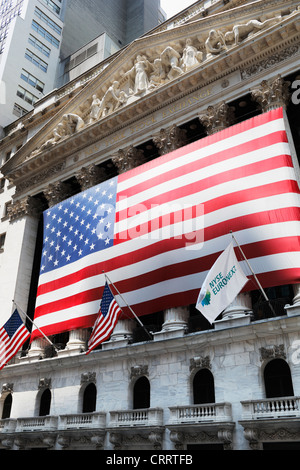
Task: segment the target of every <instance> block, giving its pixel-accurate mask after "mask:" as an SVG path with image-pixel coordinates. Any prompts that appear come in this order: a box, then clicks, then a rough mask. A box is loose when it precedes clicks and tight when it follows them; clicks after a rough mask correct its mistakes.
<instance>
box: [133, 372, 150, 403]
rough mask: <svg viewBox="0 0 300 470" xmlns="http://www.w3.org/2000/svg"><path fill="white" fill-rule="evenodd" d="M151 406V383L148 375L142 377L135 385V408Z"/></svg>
mask: <svg viewBox="0 0 300 470" xmlns="http://www.w3.org/2000/svg"><path fill="white" fill-rule="evenodd" d="M139 408H150V383H149V380H148V379H147V377H140V378H139V379H138V380H137V381H136V382H135V384H134V387H133V409H134V410H136V409H139Z"/></svg>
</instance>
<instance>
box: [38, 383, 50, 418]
mask: <svg viewBox="0 0 300 470" xmlns="http://www.w3.org/2000/svg"><path fill="white" fill-rule="evenodd" d="M50 406H51V392H50V390H49V388H46V390H44V391H43V393H42V395H41V399H40V409H39V416H48V415H49V414H50Z"/></svg>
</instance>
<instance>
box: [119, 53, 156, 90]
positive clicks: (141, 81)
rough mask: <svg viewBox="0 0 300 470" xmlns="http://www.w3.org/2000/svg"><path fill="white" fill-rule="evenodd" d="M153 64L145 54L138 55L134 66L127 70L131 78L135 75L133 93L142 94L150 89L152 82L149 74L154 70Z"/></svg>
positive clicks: (127, 74)
mask: <svg viewBox="0 0 300 470" xmlns="http://www.w3.org/2000/svg"><path fill="white" fill-rule="evenodd" d="M152 70H153V69H152V66H151V64H150V62H149V61H148V59H147V58H146V57H145V56H142V55H138V56H137V57H136V60H135V64H134V66H133V67H132V68H131V69H130V70H128V72H126V74H125V75H126V76H128V77H129V78H132V77H134V85H133V87H131V88H133V94H134V95H140V94H141V93H144V92H146V91H147V90H148V88H149V85H150V82H149V79H148V74H149V73H150V72H151V71H152Z"/></svg>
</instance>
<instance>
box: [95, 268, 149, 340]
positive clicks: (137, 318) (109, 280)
mask: <svg viewBox="0 0 300 470" xmlns="http://www.w3.org/2000/svg"><path fill="white" fill-rule="evenodd" d="M102 272H103V274H104V276H105V277H106V279H107V280H108V282H109V283H110V284H111V285H112V286H113V287H114V289H115V290H116V291H117V293H118V295H119V296H120V297H121V299H122V300H123V302H124V303H125V304H126V305H127V307H128V308H129V310H130V311H131V313H132V314H133V315H134V317H135V319H136V320H137V321H138V322H139V324H140V325H141V327H142V328H143V329H144V330H145V332H146V333H147V335H148V336H149V338H150V339H151V340H152V336H151V335H150V333H149V331H148V330H147V329H146V328H145V326H144V325H143V323H142V322H141V320H140V319H139V317H138V316H137V315H136V314H135V313H134V311H133V310H132V308H131V307H130V305H128V303H127V302H126V300H125V299H124V297H123V295H122V294H121V293H120V292H119V290H118V289H117V288H116V286H115V285H114V283H113V282H112V281H111V279H110V278H109V277H108V275H107V274H106V273H105V272H104V271H102Z"/></svg>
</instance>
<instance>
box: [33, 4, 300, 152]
mask: <svg viewBox="0 0 300 470" xmlns="http://www.w3.org/2000/svg"><path fill="white" fill-rule="evenodd" d="M299 11H300V10H299V7H297V8H296V9H295V10H294V11H292V12H290V11H289V10H286V11H282V12H280V11H279V12H277V13H275V14H274V16H273V17H271V18H263V17H258V18H253V19H251V20H248V21H246V22H245V23H243V22H241V23H239V24H236V25H234V26H232V25H231V26H230V27H227V28H226V27H224V28H222V30H218V29H211V30H210V31H209V33H208V36H207V38H206V39H204V38H203V37H202V36H201V37H200V38H198V39H196V38H191V37H190V38H187V39H186V41H185V45H184V46H179V45H177V46H176V48H175V46H174V47H173V46H171V45H167V46H166V47H165V48H164V49H163V51H162V52H161V53H160V54H158V53H157V52H156V51H155V52H153V51H151V50H149V51H147V52H144V53H143V52H142V53H140V54H138V55H137V56H136V57H135V59H134V64H133V66H132V67H131V68H129V70H127V71H125V73H122V76H121V77H119V79H118V80H116V79H114V80H113V81H112V83H111V84H110V86H109V87H108V89H107V91H106V92H105V93H104V94H102V95H101V94H100V91H99V92H98V93H94V94H93V96H91V98H90V99H89V100H88V101H87V102H86V104H85V105H84V106H82V108H81V111H80V112H79V111H78V112H77V114H76V113H69V114H65V115H64V116H63V117H62V120H61V122H60V123H59V124H58V125H57V126H56V128H55V129H54V131H53V132H52V134H51V135H49V136H48V138H47V140H46V141H45V142H44V143H43V144H42V145H41V146H40V147H38V148H37V149H36V150H34V152H32V154H31V155H30V157H29V158H31V157H33V156H35V155H37V154H38V153H40V152H42V151H43V150H45V149H48V148H51V147H52V146H54V145H56V144H57V143H58V142H60V141H61V140H63V139H65V138H67V137H69V136H71V135H73V134H75V133H77V132H80V131H81V130H82V129H83V128H85V127H87V126H88V125H91V124H93V123H94V122H97V121H99V120H101V119H103V118H105V117H106V116H108V115H110V114H112V113H114V112H115V111H116V110H118V109H119V108H120V107H122V106H124V105H126V104H127V103H128V102H129V103H131V102H132V101H134V100H137V99H139V98H141V97H142V96H144V95H145V94H147V93H151V92H153V91H154V90H155V89H156V88H157V87H160V86H162V85H163V84H165V83H167V82H168V81H171V80H174V79H176V78H177V77H179V76H181V75H182V74H184V73H187V72H189V71H190V70H191V69H193V68H195V67H198V66H200V65H203V64H205V62H206V61H210V60H212V59H213V58H214V57H216V56H218V55H220V54H222V53H224V52H227V51H229V50H230V49H231V48H232V47H236V46H239V45H240V44H242V43H243V42H244V41H246V40H248V39H249V38H252V37H253V36H255V35H256V34H258V33H260V32H261V31H263V30H266V29H267V28H270V27H272V26H274V25H276V24H280V23H281V22H282V21H283V20H284V19H286V18H287V17H289V16H292V15H296V14H298V13H299ZM196 41H198V44H197V45H196ZM194 43H195V44H194ZM83 108H85V109H84V110H83Z"/></svg>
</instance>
